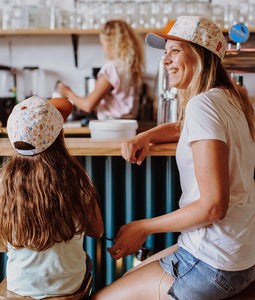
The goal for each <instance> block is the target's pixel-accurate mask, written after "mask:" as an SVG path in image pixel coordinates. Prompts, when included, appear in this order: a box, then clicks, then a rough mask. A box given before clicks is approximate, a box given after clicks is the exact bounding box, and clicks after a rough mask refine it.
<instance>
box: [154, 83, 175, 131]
mask: <svg viewBox="0 0 255 300" xmlns="http://www.w3.org/2000/svg"><path fill="white" fill-rule="evenodd" d="M159 105H160V107H158V120H157V124H158V125H160V124H164V123H173V122H177V119H178V98H177V89H176V88H170V90H166V91H165V92H164V93H163V94H162V95H161V101H160V102H159Z"/></svg>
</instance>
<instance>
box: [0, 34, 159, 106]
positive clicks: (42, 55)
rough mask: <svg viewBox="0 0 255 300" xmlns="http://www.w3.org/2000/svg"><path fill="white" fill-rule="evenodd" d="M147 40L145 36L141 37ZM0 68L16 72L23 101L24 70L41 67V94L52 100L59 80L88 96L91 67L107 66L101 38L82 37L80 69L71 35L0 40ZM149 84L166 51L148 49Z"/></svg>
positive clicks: (146, 50) (96, 36) (79, 55)
mask: <svg viewBox="0 0 255 300" xmlns="http://www.w3.org/2000/svg"><path fill="white" fill-rule="evenodd" d="M141 38H144V35H141ZM0 49H1V51H0V64H3V65H9V66H13V67H15V68H17V71H18V77H17V95H18V99H19V100H22V99H23V98H24V81H23V79H24V76H23V67H24V66H39V67H40V72H39V81H40V85H39V87H38V94H39V95H40V96H42V97H46V98H49V97H51V94H52V92H53V90H54V86H55V83H56V81H57V80H61V81H63V82H64V83H66V84H68V85H69V86H70V87H71V88H72V89H73V90H74V91H75V92H76V93H78V94H79V95H81V96H82V95H84V94H85V79H84V78H85V77H86V76H90V75H91V68H92V67H100V66H102V65H103V63H104V54H103V51H102V48H101V45H100V43H99V38H98V35H96V34H95V35H81V36H79V43H78V68H76V67H75V64H74V53H73V47H72V40H71V36H70V35H64V36H62V35H60V36H14V37H12V36H8V37H2V38H0ZM145 55H146V74H147V75H146V80H148V81H149V82H150V85H151V86H153V85H154V81H155V78H156V73H157V66H158V61H159V60H160V57H161V56H162V55H163V51H161V50H155V49H152V48H149V47H145Z"/></svg>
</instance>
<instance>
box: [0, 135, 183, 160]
mask: <svg viewBox="0 0 255 300" xmlns="http://www.w3.org/2000/svg"><path fill="white" fill-rule="evenodd" d="M125 140H126V139H112V140H101V139H92V138H65V141H66V144H67V147H68V149H69V151H70V153H71V155H73V156H121V143H122V142H123V141H125ZM176 146H177V143H165V144H153V145H151V147H150V151H149V156H175V152H176ZM13 153H14V150H13V149H12V147H11V145H10V142H9V139H8V138H1V139H0V156H11V155H13Z"/></svg>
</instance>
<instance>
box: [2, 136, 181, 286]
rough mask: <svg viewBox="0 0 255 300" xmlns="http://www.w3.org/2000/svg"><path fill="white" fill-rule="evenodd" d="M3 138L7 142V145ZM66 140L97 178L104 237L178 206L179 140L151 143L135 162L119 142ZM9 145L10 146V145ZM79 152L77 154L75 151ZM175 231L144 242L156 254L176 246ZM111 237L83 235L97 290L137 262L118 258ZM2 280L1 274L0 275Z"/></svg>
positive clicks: (89, 171)
mask: <svg viewBox="0 0 255 300" xmlns="http://www.w3.org/2000/svg"><path fill="white" fill-rule="evenodd" d="M1 140H5V147H6V148H5V151H4V146H3V144H1V142H2V141H1ZM75 140H76V141H74V139H68V138H67V139H66V142H67V145H68V148H69V150H70V151H71V153H72V155H74V156H76V157H77V159H78V160H79V161H80V163H81V164H82V165H83V166H84V168H86V170H87V172H88V173H89V175H90V176H91V178H92V180H93V181H94V183H95V185H96V187H97V190H98V192H99V195H100V202H101V207H102V212H103V218H104V223H105V236H106V237H108V238H114V237H115V235H116V234H117V232H118V229H119V228H120V226H121V225H123V224H125V223H127V222H130V221H132V220H137V219H140V218H151V217H154V216H158V215H161V214H164V213H167V212H170V211H172V210H174V209H175V208H176V206H177V203H178V199H179V196H180V184H179V175H178V170H177V167H176V161H175V156H174V154H175V148H176V144H163V145H158V146H156V145H155V148H153V147H154V146H152V148H153V149H151V150H150V156H148V157H147V158H146V160H145V161H144V162H143V163H142V165H141V166H137V165H134V164H131V163H128V162H126V161H125V160H124V159H123V158H122V157H121V156H120V143H121V141H120V140H118V141H115V142H113V141H112V142H105V141H97V142H96V143H95V141H92V140H91V139H84V138H83V139H78V138H77V139H75ZM7 148H8V149H7ZM0 151H1V156H2V157H0V164H1V163H2V162H3V160H4V159H5V158H4V156H9V155H12V154H11V152H10V151H11V148H10V145H9V144H8V139H0ZM75 153H76V154H77V155H75ZM176 240H177V235H176V234H173V233H169V234H157V235H153V236H150V237H149V238H148V239H147V241H146V244H145V246H146V247H147V248H149V249H153V251H155V252H157V251H159V250H161V249H163V248H165V247H168V246H170V245H172V244H174V243H175V242H176ZM112 245H113V243H112V242H111V241H108V240H104V239H101V240H95V239H92V238H90V237H85V239H84V249H85V250H86V251H87V253H88V254H89V255H90V256H91V258H92V261H93V270H94V271H93V275H94V279H95V290H98V289H100V288H102V287H103V286H105V285H108V284H109V283H111V282H112V281H114V280H115V279H117V278H119V277H120V276H121V275H122V274H123V273H124V272H125V271H127V270H128V269H130V268H131V267H132V266H133V263H134V259H135V256H128V257H127V258H124V259H121V260H118V261H115V260H113V259H112V258H111V257H110V255H109V254H108V252H107V251H106V248H107V247H111V246H112ZM5 259H6V255H1V256H0V266H1V268H0V277H2V278H3V277H4V275H5ZM0 279H1V278H0Z"/></svg>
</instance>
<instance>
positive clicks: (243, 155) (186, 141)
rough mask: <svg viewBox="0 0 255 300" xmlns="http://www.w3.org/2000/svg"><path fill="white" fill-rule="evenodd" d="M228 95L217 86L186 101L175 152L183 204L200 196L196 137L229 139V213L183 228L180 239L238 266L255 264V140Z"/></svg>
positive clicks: (228, 266) (218, 261)
mask: <svg viewBox="0 0 255 300" xmlns="http://www.w3.org/2000/svg"><path fill="white" fill-rule="evenodd" d="M229 97H230V95H229V94H226V93H225V92H224V91H223V90H222V89H218V88H214V89H211V90H210V91H208V92H207V93H202V94H200V95H197V96H195V97H194V98H192V99H191V100H190V101H189V102H188V104H187V106H186V111H185V121H184V126H183V130H182V132H181V136H180V139H179V142H178V147H177V153H176V159H177V164H178V169H179V172H180V181H181V188H182V195H181V198H180V202H179V205H180V207H183V206H185V205H187V204H189V203H191V202H193V201H196V200H197V199H199V197H200V193H199V188H198V184H197V181H196V176H195V172H194V164H193V158H192V150H191V142H192V141H198V140H204V139H217V140H221V141H223V142H225V143H226V144H227V147H228V151H229V181H230V201H229V207H228V211H227V215H226V216H225V218H224V219H222V220H219V221H217V222H215V223H212V224H210V225H208V226H207V227H204V228H201V229H197V230H194V231H189V232H182V233H181V235H180V236H179V239H178V244H179V246H181V247H183V248H184V249H186V250H187V251H189V252H190V253H192V254H193V255H194V256H195V257H197V258H199V259H200V260H202V261H204V262H206V263H208V264H209V265H211V266H213V267H215V268H219V269H223V270H227V271H237V270H242V269H247V268H249V267H251V266H253V265H254V264H255V234H254V232H255V181H254V177H253V176H254V166H255V143H254V142H253V141H252V139H251V137H250V134H249V129H248V123H247V121H246V118H245V116H244V113H243V112H242V111H241V110H240V109H237V108H236V107H235V106H234V105H233V104H231V103H230V101H229V100H228V98H229ZM208 159H210V158H208Z"/></svg>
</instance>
